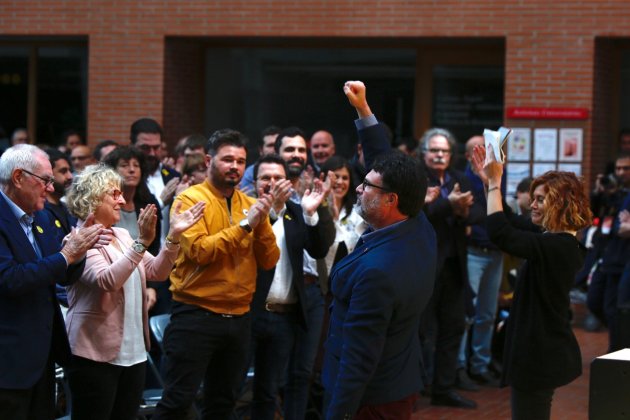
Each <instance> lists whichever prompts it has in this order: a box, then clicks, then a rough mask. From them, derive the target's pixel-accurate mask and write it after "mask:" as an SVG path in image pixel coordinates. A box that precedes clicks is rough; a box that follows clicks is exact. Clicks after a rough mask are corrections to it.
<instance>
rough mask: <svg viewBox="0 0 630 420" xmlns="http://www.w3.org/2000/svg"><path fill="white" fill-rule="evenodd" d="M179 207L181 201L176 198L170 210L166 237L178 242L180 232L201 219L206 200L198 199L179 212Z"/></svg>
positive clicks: (180, 206)
mask: <svg viewBox="0 0 630 420" xmlns="http://www.w3.org/2000/svg"><path fill="white" fill-rule="evenodd" d="M181 208H182V202H181V201H179V200H178V201H177V202H176V204H175V208H174V209H173V211H172V212H171V218H170V229H169V231H168V237H169V238H170V239H172V240H173V241H174V242H179V238H180V236H181V234H182V233H183V232H185V231H186V230H188V229H189V228H190V227H191V226H192V225H194V224H195V223H197V222H198V221H199V219H201V217H202V216H203V212H204V210H205V209H206V202H205V201H199V202H197V203H195V204H194V205H193V206H191V207H190V208H188V210H186V211H184V212H180V210H181Z"/></svg>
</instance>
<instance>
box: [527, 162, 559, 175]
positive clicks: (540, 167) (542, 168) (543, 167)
mask: <svg viewBox="0 0 630 420" xmlns="http://www.w3.org/2000/svg"><path fill="white" fill-rule="evenodd" d="M555 170H556V164H555V163H534V167H533V168H532V177H534V178H536V177H537V176H540V175H542V174H544V173H545V172H548V171H555Z"/></svg>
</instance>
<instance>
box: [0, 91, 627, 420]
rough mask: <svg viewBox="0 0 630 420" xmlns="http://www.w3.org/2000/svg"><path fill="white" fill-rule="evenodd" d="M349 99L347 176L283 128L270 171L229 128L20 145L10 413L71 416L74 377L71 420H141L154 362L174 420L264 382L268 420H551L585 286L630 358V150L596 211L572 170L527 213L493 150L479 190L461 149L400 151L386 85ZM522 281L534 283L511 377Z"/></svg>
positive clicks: (343, 167)
mask: <svg viewBox="0 0 630 420" xmlns="http://www.w3.org/2000/svg"><path fill="white" fill-rule="evenodd" d="M343 92H344V94H345V95H346V97H347V98H348V100H349V102H350V105H351V106H352V107H354V108H355V109H356V111H357V114H358V119H357V120H356V121H355V125H356V128H357V135H358V138H359V144H358V145H357V149H356V155H355V156H353V157H352V158H350V159H348V158H346V157H343V156H339V155H336V154H335V153H336V148H335V143H334V138H333V135H332V134H331V133H329V132H327V131H324V130H319V131H316V132H315V133H314V134H313V135H312V136H311V137H310V138H308V137H307V135H306V134H305V133H304V132H303V131H302V130H301V129H299V128H298V127H287V128H279V127H276V126H270V127H268V128H266V129H265V130H263V131H262V134H261V138H260V145H259V149H258V151H259V159H258V160H257V161H256V162H255V163H253V164H251V165H250V166H247V161H248V156H247V148H246V142H247V139H246V138H245V136H244V135H243V134H241V133H240V132H238V131H235V130H232V129H223V130H217V131H215V132H214V133H213V134H212V135H211V136H210V137H209V139H207V138H205V137H204V136H202V135H198V134H193V135H190V136H187V137H185V138H183V139H182V140H180V142H179V143H178V144H177V146H176V148H175V157H174V158H173V157H169V155H168V147H167V144H166V142H165V139H164V138H163V132H162V128H161V127H160V125H159V123H158V122H157V121H155V120H153V119H150V118H141V119H139V120H137V121H135V122H133V124H131V126H130V136H129V142H128V144H126V143H127V142H124V143H125V144H123V142H116V141H114V140H103V141H101V142H99V143H98V144H97V145H95V147H94V148H93V149H92V148H91V147H89V146H88V145H86V144H83V141H82V139H81V136H80V134H79V133H77V132H75V131H69V132H67V133H65V134H64V140H63V144H62V145H61V146H60V147H59V148H46V149H44V150H42V149H41V148H38V147H36V146H34V145H31V144H29V138H28V133H27V132H26V130H23V129H22V130H18V131H16V134H15V135H14V137H15V138H16V139H17V140H16V141H14V142H13V143H12V145H11V147H9V148H8V149H7V150H6V151H5V152H4V153H3V154H2V156H1V157H0V187H1V190H0V331H2V333H1V334H0V372H1V374H0V417H1V418H36V419H45V418H54V416H55V401H54V386H55V384H54V368H55V365H56V364H57V365H60V366H64V368H65V372H66V376H67V379H68V383H69V389H70V391H71V395H70V396H69V397H70V398H71V401H72V404H71V416H72V418H73V419H97V418H102V419H134V418H136V416H137V413H138V408H139V406H140V404H141V402H142V391H143V389H144V388H145V387H146V386H147V381H148V380H150V379H147V376H148V375H147V368H146V364H147V357H148V356H147V352H150V353H149V354H150V355H151V359H152V360H156V361H157V363H158V365H159V369H160V379H161V381H160V382H161V383H163V392H162V396H161V399H160V401H159V403H158V404H157V406H156V407H155V411H154V413H152V418H153V419H186V418H193V417H194V416H195V415H198V416H200V417H201V418H207V419H229V418H231V416H232V415H233V412H234V408H235V404H236V402H237V399H238V398H239V395H240V394H241V393H242V391H243V388H244V386H245V382H246V378H247V372H248V370H250V369H253V380H252V383H251V389H252V396H251V404H250V406H249V415H250V416H251V418H252V419H270V420H271V419H274V418H275V416H276V414H277V413H281V415H282V416H283V418H285V419H296V420H302V419H305V418H306V415H307V414H306V413H307V410H308V409H309V408H314V409H316V410H317V411H319V412H320V413H321V416H322V418H326V419H347V418H355V419H373V418H385V416H387V417H386V418H400V419H407V418H409V417H410V416H411V413H412V412H413V407H414V404H415V403H416V400H417V399H418V398H420V395H424V396H428V397H429V398H430V402H431V404H433V405H440V406H449V407H458V408H462V409H474V408H475V407H476V402H475V401H474V400H472V399H470V398H467V397H465V396H464V395H462V394H461V393H460V392H459V390H467V391H475V390H478V389H479V387H481V386H491V387H496V386H500V385H509V386H510V387H511V395H512V397H511V398H512V399H511V402H512V417H513V418H514V419H539V418H540V419H543V418H549V415H550V408H551V402H552V398H553V394H554V391H555V389H556V388H557V387H559V386H562V385H565V384H567V383H569V382H570V381H572V380H573V379H575V378H576V377H577V376H579V375H580V373H581V356H580V350H579V346H578V345H577V341H576V339H575V337H574V335H573V332H572V329H571V316H570V292H571V290H572V289H574V288H576V287H577V288H582V289H583V290H588V305H589V308H590V309H591V310H592V312H593V314H594V315H595V316H597V317H598V318H599V319H600V320H601V322H602V323H603V324H605V325H607V326H608V328H609V333H610V350H611V351H612V350H616V349H619V348H621V347H622V346H623V345H625V344H626V343H627V340H628V337H627V335H628V334H627V333H625V331H626V329H627V328H628V322H629V321H628V320H627V319H626V318H629V317H630V315H628V314H629V313H630V311H629V310H628V309H629V308H630V262H628V261H629V259H628V255H629V252H630V195H629V193H630V190H629V189H630V154H625V153H623V152H622V154H620V155H619V156H618V158H617V159H616V161H615V163H614V165H613V168H612V170H611V171H610V173H608V174H605V175H601V176H598V179H597V182H596V185H595V189H594V191H593V192H592V193H591V197H590V200H589V196H588V194H587V191H586V186H585V184H584V183H583V181H582V180H581V179H580V178H578V177H576V176H575V175H574V174H572V173H566V172H559V171H551V172H548V173H546V174H544V175H542V176H540V177H537V178H535V179H525V180H523V181H522V182H521V183H520V184H519V185H518V187H517V192H516V196H515V197H514V200H512V203H511V204H512V206H513V208H511V207H509V206H508V205H507V203H506V202H505V198H506V185H505V184H506V182H505V179H504V178H505V177H504V174H503V172H504V171H503V164H501V163H499V162H497V161H496V160H494V158H493V156H494V155H493V154H492V153H487V154H486V152H487V151H486V149H485V146H484V140H483V137H481V136H474V137H472V138H470V139H468V141H467V142H466V153H465V157H466V160H467V163H466V167H465V170H464V171H459V170H457V169H455V168H454V164H453V161H454V155H455V153H456V150H457V149H456V146H457V142H456V139H455V137H454V136H453V135H452V134H451V133H450V132H449V131H448V130H446V129H443V128H432V129H430V130H427V131H426V132H425V133H424V135H423V136H422V138H421V139H420V140H419V141H418V142H416V143H415V145H414V144H413V142H406V143H405V147H404V148H399V149H400V150H397V149H396V148H395V147H393V146H392V144H391V141H390V139H389V137H388V134H387V130H386V128H385V127H384V125H383V124H382V123H380V122H379V121H378V120H377V118H376V116H375V115H374V114H373V113H372V112H371V110H370V107H369V105H368V102H367V97H366V87H365V85H364V84H363V83H362V82H358V81H351V82H347V83H346V84H345V85H344V87H343ZM625 135H626V134H623V135H622V137H623V136H625ZM627 137H628V143H629V146H630V133H628V135H627ZM623 138H625V137H623ZM403 149H404V151H401V150H403ZM590 202H591V203H592V206H591V205H590V204H589V203H590ZM591 208H592V210H591ZM593 215H594V216H595V218H594V221H593ZM505 266H513V267H515V268H516V269H517V270H516V271H517V278H516V281H515V282H514V284H513V285H512V287H513V289H514V299H513V301H512V306H511V308H510V316H509V319H508V326H507V332H506V341H505V344H504V345H503V346H501V347H502V350H503V351H502V354H503V358H502V360H497V355H496V354H494V353H493V338H494V337H493V335H494V331H495V324H496V321H495V318H496V314H497V307H498V302H499V300H500V299H499V291H500V288H501V287H505V283H506V281H505V275H504V273H505V272H506V271H507V270H506V269H505ZM163 314H169V315H170V321H169V323H168V326H167V328H166V331H165V334H164V337H163V342H162V343H160V344H161V345H156V344H157V343H155V337H153V336H152V335H151V331H150V328H149V318H150V317H152V316H156V315H163ZM64 319H65V320H64ZM541 327H542V328H541ZM160 349H163V351H161V350H160ZM319 384H321V386H323V389H324V395H323V398H321V400H314V399H312V398H309V396H310V395H311V394H312V392H311V390H312V388H313V387H315V386H318V385H319ZM313 405H314V406H315V407H312V406H313Z"/></svg>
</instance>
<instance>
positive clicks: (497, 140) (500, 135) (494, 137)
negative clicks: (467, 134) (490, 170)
mask: <svg viewBox="0 0 630 420" xmlns="http://www.w3.org/2000/svg"><path fill="white" fill-rule="evenodd" d="M510 134H512V130H510V129H509V128H505V127H499V131H493V130H488V129H487V128H486V129H485V130H483V139H484V143H485V147H486V163H488V162H489V161H490V159H489V155H490V148H489V147H488V146H490V145H491V146H492V151H493V153H494V158H495V160H496V161H497V162H500V163H505V153H504V152H503V145H504V144H505V142H506V141H507V140H508V137H510Z"/></svg>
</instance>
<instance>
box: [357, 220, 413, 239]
mask: <svg viewBox="0 0 630 420" xmlns="http://www.w3.org/2000/svg"><path fill="white" fill-rule="evenodd" d="M407 220H409V219H405V220H401V221H400V222H396V223H392V224H391V225H389V226H385V227H384V228H380V229H378V230H371V229H372V227H370V229H368V230H367V231H366V232H365V233H364V234H363V235H361V239H363V242H364V243H367V242H369V241H373V240H375V239H379V238H382V237H384V236H387V235H389V234H390V233H391V232H392V231H394V230H395V229H396V228H397V227H398V226H400V225H401V224H402V223H404V222H406V221H407Z"/></svg>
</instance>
